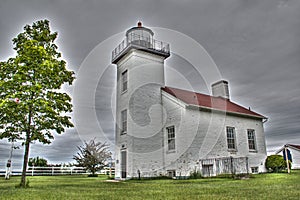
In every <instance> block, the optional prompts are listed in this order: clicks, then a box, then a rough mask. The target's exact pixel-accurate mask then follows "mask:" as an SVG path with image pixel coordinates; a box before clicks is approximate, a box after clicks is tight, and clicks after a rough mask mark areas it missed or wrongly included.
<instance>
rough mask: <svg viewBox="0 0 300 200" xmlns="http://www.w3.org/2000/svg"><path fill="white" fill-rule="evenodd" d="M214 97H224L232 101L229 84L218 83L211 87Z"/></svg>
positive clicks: (223, 81) (222, 81)
mask: <svg viewBox="0 0 300 200" xmlns="http://www.w3.org/2000/svg"><path fill="white" fill-rule="evenodd" d="M211 89H212V95H213V96H214V97H223V98H225V99H228V100H229V99H230V96H229V88H228V82H227V81H225V80H221V81H218V82H216V83H214V84H212V85H211Z"/></svg>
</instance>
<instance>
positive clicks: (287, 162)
mask: <svg viewBox="0 0 300 200" xmlns="http://www.w3.org/2000/svg"><path fill="white" fill-rule="evenodd" d="M284 153H285V161H286V166H287V170H288V174H289V173H291V171H290V163H289V158H288V153H287V147H286V146H284Z"/></svg>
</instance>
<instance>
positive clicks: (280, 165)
mask: <svg viewBox="0 0 300 200" xmlns="http://www.w3.org/2000/svg"><path fill="white" fill-rule="evenodd" d="M265 164H266V168H267V169H268V171H269V172H276V173H277V172H280V171H282V170H284V169H286V161H285V160H284V159H283V156H281V155H271V156H268V157H267V159H266V163H265Z"/></svg>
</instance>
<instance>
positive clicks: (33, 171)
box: [0, 166, 115, 176]
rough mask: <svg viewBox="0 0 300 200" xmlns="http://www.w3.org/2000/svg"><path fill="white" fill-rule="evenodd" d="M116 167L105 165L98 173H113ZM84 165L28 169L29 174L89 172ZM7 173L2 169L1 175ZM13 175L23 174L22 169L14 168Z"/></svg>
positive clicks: (27, 173) (52, 174)
mask: <svg viewBox="0 0 300 200" xmlns="http://www.w3.org/2000/svg"><path fill="white" fill-rule="evenodd" d="M114 172H115V170H114V168H111V169H110V168H109V167H104V169H102V170H101V171H99V172H97V174H106V175H109V174H113V175H114ZM89 173H90V172H87V171H86V170H85V169H84V168H83V167H75V166H73V167H65V166H63V167H54V166H53V167H28V169H27V171H26V175H27V176H58V175H76V174H89ZM4 175H5V170H3V169H1V170H0V176H4ZM11 175H12V176H19V175H22V170H21V169H16V170H15V169H12V170H11Z"/></svg>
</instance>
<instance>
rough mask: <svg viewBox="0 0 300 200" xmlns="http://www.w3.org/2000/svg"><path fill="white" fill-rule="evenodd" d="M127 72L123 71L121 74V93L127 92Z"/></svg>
mask: <svg viewBox="0 0 300 200" xmlns="http://www.w3.org/2000/svg"><path fill="white" fill-rule="evenodd" d="M127 76H128V72H127V70H126V71H124V72H123V73H122V92H125V91H127V88H128V87H127V84H128V77H127Z"/></svg>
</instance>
